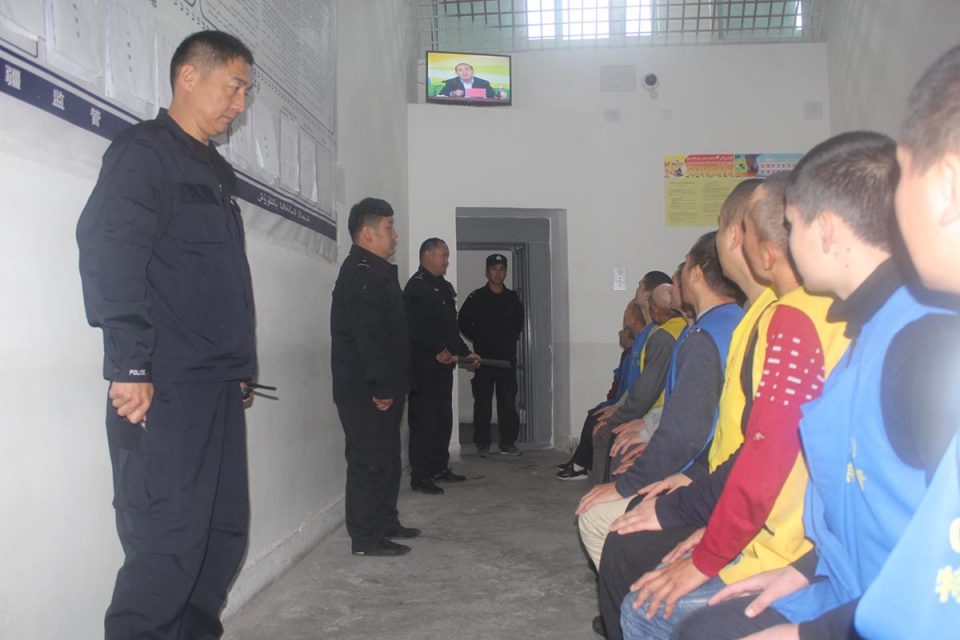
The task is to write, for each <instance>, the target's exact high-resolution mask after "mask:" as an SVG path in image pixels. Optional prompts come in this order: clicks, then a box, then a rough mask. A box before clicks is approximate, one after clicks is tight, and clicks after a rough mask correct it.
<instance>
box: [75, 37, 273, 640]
mask: <svg viewBox="0 0 960 640" xmlns="http://www.w3.org/2000/svg"><path fill="white" fill-rule="evenodd" d="M252 64H253V56H252V55H251V53H250V50H249V49H248V48H247V47H246V46H244V44H243V43H242V42H240V41H239V40H238V39H236V38H235V37H233V36H231V35H228V34H226V33H223V32H217V31H201V32H199V33H195V34H193V35H191V36H189V37H188V38H187V39H185V40H184V41H183V42H182V43H181V44H180V46H179V47H178V48H177V50H176V52H175V53H174V55H173V59H172V61H171V63H170V76H171V77H170V80H171V84H172V85H173V100H172V102H171V104H170V109H169V110H167V109H160V113H159V115H158V116H157V117H156V118H155V119H154V120H149V121H147V122H143V123H141V124H138V125H135V126H133V127H130V128H129V129H127V130H126V131H124V132H122V133H121V134H120V135H119V136H118V137H117V138H116V140H114V141H113V143H112V144H111V145H110V147H109V149H107V151H106V153H105V154H104V156H103V167H102V170H101V172H100V178H99V180H98V181H97V184H96V186H95V187H94V190H93V193H92V194H91V196H90V199H89V200H88V201H87V205H86V207H84V210H83V213H82V214H81V215H80V220H79V223H78V225H77V243H78V245H79V250H80V277H81V280H82V283H83V297H84V303H85V306H86V312H87V319H88V320H89V322H90V324H91V325H93V326H94V327H99V328H101V329H102V330H103V344H104V362H103V375H104V377H105V378H106V379H107V380H109V381H110V388H109V391H108V394H107V395H108V405H107V440H108V444H109V449H110V461H111V464H112V466H113V485H114V500H113V505H114V508H115V509H116V523H117V532H118V534H119V536H120V543H121V545H122V547H123V552H124V560H123V566H122V567H121V568H120V570H119V572H118V573H117V579H116V584H115V587H114V591H113V599H112V601H111V602H110V606H109V608H108V610H107V614H106V620H105V635H106V638H107V640H129V639H130V638H156V639H169V640H174V639H179V638H219V637H220V635H221V633H222V632H223V627H222V626H221V624H220V611H221V609H222V608H223V605H224V602H225V601H226V597H227V592H228V590H229V588H230V583H231V582H232V581H233V578H234V576H235V575H236V573H237V570H238V569H239V567H240V562H241V561H242V559H243V554H244V550H245V548H246V546H247V531H248V523H249V504H248V502H249V501H248V487H247V449H246V427H245V424H244V416H243V399H244V395H245V394H244V384H245V383H244V382H243V381H244V380H247V379H249V378H250V377H251V376H252V375H253V374H254V373H255V372H256V367H257V363H256V353H255V340H254V307H253V289H252V286H251V279H250V268H249V265H248V264H247V257H246V254H245V250H244V233H243V224H242V221H241V219H240V208H239V207H238V206H237V203H236V202H235V201H234V200H233V197H232V195H233V187H234V183H235V180H236V178H235V176H234V173H233V169H232V168H231V167H230V165H229V164H228V163H227V162H226V161H225V160H224V159H223V158H221V157H220V154H218V153H217V150H216V148H215V147H214V146H213V144H211V142H210V138H213V137H215V136H218V135H220V134H223V133H225V132H226V131H227V130H228V129H229V128H230V124H231V122H232V121H233V120H234V119H235V118H236V117H237V116H239V115H240V113H241V112H242V111H243V109H244V100H245V98H246V95H247V92H248V91H249V89H250V81H251V77H250V76H251V65H252Z"/></svg>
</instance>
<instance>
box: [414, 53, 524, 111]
mask: <svg viewBox="0 0 960 640" xmlns="http://www.w3.org/2000/svg"><path fill="white" fill-rule="evenodd" d="M426 88H427V91H426V98H427V102H437V103H445V104H468V105H470V104H472V105H481V106H485V105H510V104H511V101H512V95H511V89H510V56H504V55H490V54H479V53H453V52H446V51H428V52H427V82H426Z"/></svg>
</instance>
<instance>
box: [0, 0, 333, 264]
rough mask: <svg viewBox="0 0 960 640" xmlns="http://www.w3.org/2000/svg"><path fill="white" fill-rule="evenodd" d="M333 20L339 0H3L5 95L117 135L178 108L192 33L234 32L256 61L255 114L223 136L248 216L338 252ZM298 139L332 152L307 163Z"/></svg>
mask: <svg viewBox="0 0 960 640" xmlns="http://www.w3.org/2000/svg"><path fill="white" fill-rule="evenodd" d="M335 26H336V24H335V0H205V1H204V2H196V1H190V0H140V1H138V2H131V1H126V0H85V1H84V2H75V1H72V0H46V1H45V2H38V1H37V0H0V71H2V74H3V79H2V81H0V93H5V94H7V95H9V96H11V97H13V98H16V99H18V100H22V101H24V102H27V103H29V104H31V105H32V106H34V107H36V108H38V109H41V110H43V111H46V112H47V113H50V114H52V115H54V116H56V117H59V118H61V119H63V120H66V121H67V122H69V123H71V124H73V125H75V126H78V127H80V128H83V129H86V130H87V131H91V132H93V133H95V134H97V135H100V136H102V137H104V138H106V139H108V140H112V139H113V138H114V137H115V136H116V135H117V134H118V133H119V132H120V131H122V130H123V129H125V128H126V127H128V126H129V125H131V124H134V123H136V122H139V121H141V120H144V119H148V118H152V117H154V115H155V114H156V113H157V111H158V109H159V108H160V107H166V106H168V105H169V102H170V85H169V64H170V58H171V57H172V53H173V50H174V49H175V47H176V46H177V44H179V42H180V41H181V40H182V39H183V38H184V37H186V36H187V35H189V34H191V33H193V32H196V31H199V30H202V29H214V30H221V31H226V32H228V33H232V34H234V35H236V36H238V37H239V38H240V39H241V40H243V41H244V42H245V43H246V44H247V45H248V46H249V47H250V49H251V51H252V52H253V55H254V59H255V64H254V68H253V91H252V93H251V98H250V99H249V100H248V106H251V107H252V109H251V111H252V113H248V114H245V117H243V118H240V119H238V120H237V121H236V122H235V123H234V130H233V131H231V135H230V136H229V137H224V138H223V140H222V141H219V142H220V143H221V144H223V146H222V147H221V149H220V150H221V153H223V155H225V156H226V157H227V158H228V159H229V160H230V161H231V162H233V163H234V165H235V169H236V170H237V174H238V179H239V180H238V185H237V191H236V194H237V196H238V197H239V198H240V199H241V200H243V201H246V204H244V203H241V208H242V209H243V212H244V219H245V221H246V223H247V224H248V225H249V226H250V227H251V228H253V229H257V230H258V231H261V232H263V233H264V234H266V235H269V236H270V237H271V239H273V240H276V241H278V242H280V243H281V244H285V245H287V246H291V247H294V248H298V249H301V250H305V251H307V252H309V253H313V254H320V255H323V256H326V257H328V258H331V259H335V257H336V238H337V229H336V213H335V212H334V211H333V206H332V203H333V201H334V194H333V193H332V192H331V193H329V194H324V193H317V190H318V189H321V188H328V189H332V186H331V185H330V184H329V180H327V179H326V176H327V175H331V174H333V172H334V170H335V162H336V154H335V149H336V117H335V116H336V109H335V105H336V78H335V73H336V64H335V60H336V58H335V53H336V50H335V46H336V45H335ZM243 129H247V130H243ZM301 138H303V139H306V140H310V141H313V143H314V144H316V143H319V144H321V145H323V146H324V147H325V148H326V149H330V150H332V151H334V153H331V154H324V155H321V154H311V153H310V152H309V151H308V152H307V154H305V155H306V162H301V157H302V154H301V150H300V140H301ZM304 170H306V171H312V172H314V175H311V176H305V175H302V172H303V171H304ZM301 184H306V185H308V187H309V188H308V189H307V190H306V191H304V190H301ZM291 223H292V224H291Z"/></svg>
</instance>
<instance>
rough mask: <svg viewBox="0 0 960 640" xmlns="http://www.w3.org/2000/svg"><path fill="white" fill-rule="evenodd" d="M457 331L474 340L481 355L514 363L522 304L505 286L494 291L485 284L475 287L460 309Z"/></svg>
mask: <svg viewBox="0 0 960 640" xmlns="http://www.w3.org/2000/svg"><path fill="white" fill-rule="evenodd" d="M460 331H461V332H463V335H465V336H467V337H468V338H470V340H472V341H473V350H474V351H476V352H477V353H478V354H479V355H480V357H481V358H496V359H502V360H509V361H510V362H516V359H517V339H519V338H520V333H521V332H522V331H523V305H522V304H521V303H520V298H519V297H518V296H517V294H516V292H515V291H511V290H510V289H507V288H506V287H504V288H503V291H501V292H500V293H494V292H493V291H492V290H491V289H490V287H489V286H488V285H484V286H482V287H480V288H479V289H476V290H475V291H473V293H471V294H470V295H469V296H467V299H466V300H464V301H463V307H461V308H460Z"/></svg>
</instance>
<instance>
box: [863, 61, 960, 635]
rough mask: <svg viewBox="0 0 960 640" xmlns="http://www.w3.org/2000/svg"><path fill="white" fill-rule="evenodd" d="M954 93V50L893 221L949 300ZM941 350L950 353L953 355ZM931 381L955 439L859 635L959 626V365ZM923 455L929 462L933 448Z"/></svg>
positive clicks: (907, 150) (914, 147)
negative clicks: (939, 378)
mask: <svg viewBox="0 0 960 640" xmlns="http://www.w3.org/2000/svg"><path fill="white" fill-rule="evenodd" d="M958 91H960V47H956V48H954V49H952V50H950V51H948V52H947V53H946V54H944V55H943V56H942V57H941V58H940V59H939V60H938V61H937V62H935V63H934V64H933V66H931V67H930V69H928V70H927V72H926V73H925V74H924V75H923V77H922V78H921V79H920V81H919V82H918V83H917V85H916V86H915V87H914V89H913V92H912V93H911V96H910V101H909V103H908V105H907V117H906V120H905V122H904V124H903V127H902V128H901V132H900V141H899V146H898V147H897V159H898V160H899V165H900V183H899V186H898V188H897V220H898V221H899V223H900V230H901V232H902V235H903V239H904V243H905V244H906V247H907V251H908V252H909V253H910V259H911V260H912V262H913V265H914V267H915V268H916V270H917V273H918V274H919V276H920V280H921V281H922V282H923V284H925V285H926V286H927V287H929V288H931V289H933V290H936V291H942V292H946V293H948V294H952V295H954V296H956V295H958V294H960V253H958V252H957V247H958V246H960V202H958V201H957V200H956V199H952V200H944V199H943V198H942V194H945V193H960V172H958V170H957V167H958V166H960V143H958V136H960V121H958V119H957V116H956V113H957V111H956V109H957V99H956V96H957V92H958ZM941 319H942V318H941ZM921 322H922V320H921ZM951 324H952V327H951V329H950V330H948V332H945V333H941V334H940V343H941V345H943V346H948V345H953V346H954V354H955V353H956V351H955V349H956V345H958V344H960V335H958V333H960V332H958V330H957V329H958V326H957V322H956V320H955V319H954V322H953V323H951ZM945 351H947V353H948V357H949V354H950V351H951V349H949V347H948V348H947V349H945ZM952 357H953V359H954V361H956V355H952ZM930 382H931V383H932V385H931V387H929V388H928V393H929V396H930V397H929V399H928V400H927V403H929V405H932V406H938V405H939V406H942V407H943V408H944V409H945V410H946V412H945V413H944V414H943V419H940V420H936V422H937V423H939V425H940V426H941V427H942V428H943V429H945V430H946V432H947V434H949V433H951V432H952V433H954V435H953V440H952V441H951V443H950V446H949V447H948V449H947V452H946V454H944V456H943V460H942V461H941V462H940V465H939V467H938V468H937V471H936V473H935V475H934V476H933V479H932V480H931V482H930V485H929V487H928V488H927V491H926V494H925V495H924V497H923V500H922V501H921V502H920V505H919V506H918V507H917V510H916V512H915V513H914V514H913V519H912V520H911V521H910V524H909V525H908V526H907V529H906V530H905V531H904V533H903V536H902V537H901V538H900V541H899V542H898V543H897V546H896V547H894V549H893V552H892V553H891V554H890V556H889V557H888V558H887V560H886V562H885V563H884V565H883V568H882V569H880V573H879V574H878V575H877V578H876V580H874V581H873V584H871V585H870V586H869V587H868V588H867V590H866V592H865V593H864V595H863V598H861V600H860V603H859V605H858V606H857V611H856V619H855V620H856V630H857V631H858V632H859V633H860V634H861V635H862V636H863V637H868V638H877V639H880V640H887V639H892V638H907V637H914V638H935V637H938V636H942V635H943V634H945V633H951V631H950V630H951V629H952V630H953V632H956V630H957V629H958V628H960V591H958V580H957V577H958V573H957V569H958V567H960V431H958V430H957V429H958V427H960V416H958V414H957V406H956V405H957V403H956V402H949V400H948V399H949V397H953V398H955V397H956V389H960V367H956V366H955V367H954V368H953V369H952V370H950V371H949V372H948V374H947V377H945V378H943V379H941V380H931V381H930ZM945 400H948V401H947V402H944V401H945ZM939 439H941V438H940V437H938V438H935V440H939ZM921 457H922V458H923V457H925V458H927V460H928V461H932V460H933V459H935V458H936V451H935V450H931V451H930V452H929V454H928V455H926V456H922V455H921ZM925 463H926V461H925ZM925 466H926V467H927V469H930V466H929V464H925Z"/></svg>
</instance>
